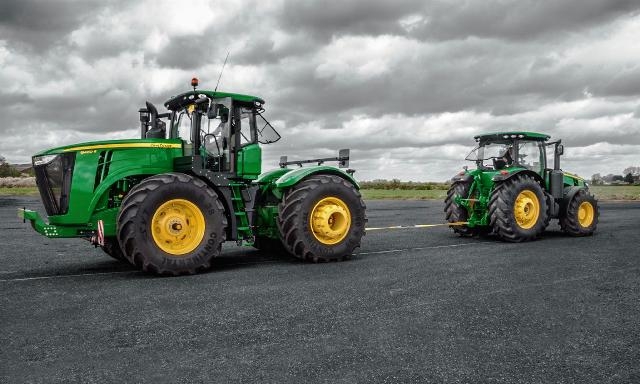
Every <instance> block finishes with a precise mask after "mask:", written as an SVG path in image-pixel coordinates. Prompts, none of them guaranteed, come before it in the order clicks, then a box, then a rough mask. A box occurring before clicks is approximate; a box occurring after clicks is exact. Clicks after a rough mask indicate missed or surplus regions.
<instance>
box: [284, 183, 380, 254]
mask: <svg viewBox="0 0 640 384" xmlns="http://www.w3.org/2000/svg"><path fill="white" fill-rule="evenodd" d="M330 199H338V200H339V201H340V202H341V203H342V204H343V205H344V207H342V206H340V207H341V208H340V209H339V211H340V212H338V213H335V214H334V213H331V214H330V215H328V216H326V217H327V222H326V224H324V223H322V225H326V226H327V228H329V226H331V229H332V228H334V227H333V226H334V225H336V226H337V225H340V224H342V225H341V228H340V229H341V231H340V232H339V233H340V235H337V236H335V238H333V239H331V238H330V237H324V236H325V235H324V234H322V233H320V232H317V233H316V232H314V231H313V229H312V224H311V222H310V221H311V215H312V213H313V212H316V214H317V213H318V212H319V211H320V210H321V208H318V207H319V206H320V204H323V202H325V201H329V200H330ZM335 204H340V203H335ZM331 207H338V205H331ZM365 209H366V206H365V204H364V201H362V197H361V195H360V192H359V191H358V190H357V189H356V188H355V187H354V186H353V184H352V183H350V182H349V181H347V180H345V179H343V178H341V177H339V176H335V175H314V176H312V177H310V178H308V179H304V180H302V181H301V182H299V183H298V184H296V185H295V186H293V187H292V188H291V189H289V190H288V191H287V192H286V193H285V196H284V197H283V199H282V202H281V203H280V204H279V205H278V212H279V214H278V228H279V229H280V234H281V238H282V244H283V245H284V247H285V249H286V250H287V251H288V252H289V253H291V254H292V255H293V256H295V257H297V258H298V259H301V260H307V261H312V262H326V261H341V260H345V259H347V258H349V257H350V256H351V255H352V254H353V251H354V249H356V248H358V247H360V241H361V239H362V236H364V234H365V229H364V228H365V224H366V222H367V219H366V217H365ZM347 210H348V212H347ZM347 214H348V215H349V216H350V218H351V220H350V221H349V220H346V219H345V217H347V216H346V215H347ZM316 217H317V216H316ZM334 220H335V221H334ZM321 221H322V220H320V219H318V222H321ZM347 223H348V224H347ZM347 225H348V227H347V228H345V226H347ZM327 233H329V232H327ZM331 235H332V236H333V233H332V234H331ZM321 238H322V239H323V241H324V242H323V241H321V240H320V239H321ZM333 241H336V242H335V243H331V242H333ZM330 243H331V244H330Z"/></svg>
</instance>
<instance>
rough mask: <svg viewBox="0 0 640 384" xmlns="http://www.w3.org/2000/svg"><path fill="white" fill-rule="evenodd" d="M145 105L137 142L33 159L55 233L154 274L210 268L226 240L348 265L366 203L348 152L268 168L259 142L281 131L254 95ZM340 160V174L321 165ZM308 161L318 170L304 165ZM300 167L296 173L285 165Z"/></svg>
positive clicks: (40, 226) (37, 224)
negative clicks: (82, 241)
mask: <svg viewBox="0 0 640 384" xmlns="http://www.w3.org/2000/svg"><path fill="white" fill-rule="evenodd" d="M191 85H192V86H193V91H188V92H185V93H183V94H180V95H178V96H175V97H172V98H170V99H169V100H168V101H167V102H166V103H165V104H164V106H165V107H166V109H167V110H168V111H167V112H165V113H158V110H157V109H156V107H155V106H154V105H152V104H151V103H149V102H147V103H146V107H145V108H142V109H140V122H141V124H140V125H141V138H140V139H131V140H117V141H116V140H112V141H100V142H91V143H83V144H76V145H69V146H65V147H60V148H54V149H50V150H46V151H43V152H41V153H38V154H37V155H35V156H34V157H33V166H34V169H35V173H36V179H37V183H38V188H39V190H40V194H41V197H42V201H43V203H44V206H45V209H46V212H47V215H48V221H47V222H45V220H43V219H42V218H41V217H40V216H39V214H38V213H37V212H35V211H30V210H24V209H22V210H20V215H21V217H23V218H24V219H25V220H29V221H30V222H31V224H32V226H33V228H34V229H35V230H36V231H37V232H39V233H41V234H43V235H45V236H47V237H52V238H57V237H80V238H85V239H87V240H90V241H91V242H92V243H93V244H94V245H96V246H100V247H101V248H102V249H103V250H104V251H105V252H106V253H108V254H109V255H111V256H112V257H114V258H116V259H122V260H127V261H129V262H130V263H131V264H133V265H135V266H137V267H138V268H140V269H142V270H144V271H148V272H152V273H157V274H167V275H179V274H190V273H195V272H199V271H201V270H205V269H208V268H210V267H211V263H212V259H213V258H214V257H216V256H218V255H219V254H220V252H221V245H222V243H223V242H225V241H236V242H237V243H238V244H239V245H241V244H250V245H253V246H255V247H256V248H258V249H266V248H271V249H275V250H283V251H286V252H289V253H290V254H292V255H294V256H295V257H297V258H300V259H303V260H309V261H313V262H318V261H334V260H342V259H345V258H348V257H349V256H350V255H351V254H352V253H353V250H354V249H355V248H356V247H359V246H360V241H361V238H362V236H363V235H364V233H365V232H364V226H365V222H366V218H365V205H364V202H363V201H362V198H361V196H360V192H359V187H358V184H357V183H356V181H355V180H354V179H353V176H352V175H353V170H350V169H347V170H342V169H340V168H347V167H348V164H349V151H348V150H341V151H340V154H339V156H338V157H336V158H323V159H314V160H305V161H292V162H287V161H286V158H284V157H283V158H281V162H280V168H277V169H274V170H271V171H268V172H265V173H262V172H261V171H262V166H261V163H262V161H261V157H262V151H261V147H260V144H268V143H273V142H275V141H277V140H278V139H280V135H279V134H278V133H277V132H276V131H275V129H274V128H273V127H272V126H271V125H270V124H269V123H268V122H267V120H265V119H264V117H263V116H262V113H263V111H264V109H263V104H264V101H263V100H262V99H260V98H258V97H255V96H248V95H241V94H234V93H225V92H217V91H204V90H198V89H196V87H197V79H194V80H192V84H191ZM331 160H334V161H338V163H339V166H340V168H338V167H333V166H328V165H324V164H323V163H325V162H327V161H331ZM303 163H317V164H316V165H313V166H308V167H302V164H303ZM294 164H296V165H299V167H297V166H295V167H293V168H289V167H288V166H289V165H294Z"/></svg>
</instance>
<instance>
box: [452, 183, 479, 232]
mask: <svg viewBox="0 0 640 384" xmlns="http://www.w3.org/2000/svg"><path fill="white" fill-rule="evenodd" d="M471 184H472V183H471V182H457V183H454V184H453V185H451V187H450V188H449V190H448V191H447V197H446V198H445V199H444V212H445V219H446V220H447V221H448V222H449V223H456V222H460V221H467V220H468V219H469V213H468V212H467V209H466V208H465V207H462V206H459V205H458V204H456V202H455V198H456V196H458V195H459V196H461V197H462V198H467V197H468V196H469V190H470V189H471ZM451 229H453V232H455V233H457V234H459V235H460V236H473V235H475V234H476V233H477V231H476V230H475V229H474V228H469V227H468V226H466V225H455V226H451Z"/></svg>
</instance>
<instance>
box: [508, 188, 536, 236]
mask: <svg viewBox="0 0 640 384" xmlns="http://www.w3.org/2000/svg"><path fill="white" fill-rule="evenodd" d="M513 214H514V216H515V219H516V222H517V223H518V225H519V226H520V227H521V228H523V229H529V228H531V227H533V226H534V225H535V224H536V222H537V221H538V216H540V202H539V201H538V197H537V196H536V194H535V193H534V192H533V191H530V190H524V191H522V192H520V194H518V197H516V201H515V203H514V206H513Z"/></svg>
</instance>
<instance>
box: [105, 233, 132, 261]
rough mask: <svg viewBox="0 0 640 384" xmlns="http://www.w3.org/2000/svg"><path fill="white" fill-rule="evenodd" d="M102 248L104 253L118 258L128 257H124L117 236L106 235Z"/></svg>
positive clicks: (120, 259)
mask: <svg viewBox="0 0 640 384" xmlns="http://www.w3.org/2000/svg"><path fill="white" fill-rule="evenodd" d="M100 248H102V250H103V251H104V253H106V254H107V255H109V256H111V257H113V258H114V259H116V260H119V261H127V258H126V257H124V254H123V253H122V250H121V249H120V244H118V239H117V238H116V237H105V239H104V245H101V246H100Z"/></svg>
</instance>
